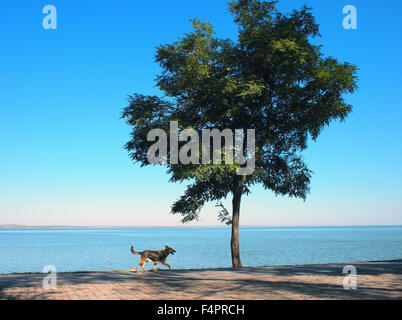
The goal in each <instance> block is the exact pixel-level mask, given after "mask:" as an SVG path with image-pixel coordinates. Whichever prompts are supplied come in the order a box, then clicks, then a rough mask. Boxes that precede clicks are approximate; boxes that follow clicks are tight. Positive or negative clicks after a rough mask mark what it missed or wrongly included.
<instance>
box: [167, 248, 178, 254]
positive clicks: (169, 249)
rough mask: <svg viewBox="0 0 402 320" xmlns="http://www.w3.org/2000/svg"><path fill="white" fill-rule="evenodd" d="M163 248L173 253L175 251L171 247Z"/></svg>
mask: <svg viewBox="0 0 402 320" xmlns="http://www.w3.org/2000/svg"><path fill="white" fill-rule="evenodd" d="M165 249H166V250H167V252H168V253H171V254H174V253H175V252H176V250H174V249H173V248H171V247H169V246H165Z"/></svg>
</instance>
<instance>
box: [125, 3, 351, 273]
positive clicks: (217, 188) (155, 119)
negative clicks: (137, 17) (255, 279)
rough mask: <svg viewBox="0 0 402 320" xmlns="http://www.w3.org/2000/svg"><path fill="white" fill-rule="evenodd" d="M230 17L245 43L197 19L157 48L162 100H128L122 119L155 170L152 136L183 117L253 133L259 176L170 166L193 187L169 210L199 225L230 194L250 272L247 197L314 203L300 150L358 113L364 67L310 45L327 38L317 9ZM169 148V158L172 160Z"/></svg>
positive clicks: (240, 10)
mask: <svg viewBox="0 0 402 320" xmlns="http://www.w3.org/2000/svg"><path fill="white" fill-rule="evenodd" d="M229 11H230V12H231V13H232V15H233V17H234V22H235V23H236V24H237V25H238V38H237V40H236V41H234V40H230V39H220V38H217V37H215V33H214V31H213V28H212V26H211V25H210V24H209V23H207V22H201V21H198V20H197V19H194V20H191V22H192V25H193V31H192V32H190V33H187V34H185V35H184V37H183V38H181V39H179V40H178V41H176V42H174V43H172V44H166V45H161V46H159V47H158V48H157V53H156V62H157V63H159V65H160V66H161V68H162V72H161V74H160V75H159V76H158V77H157V79H156V82H157V86H158V87H159V89H160V90H161V91H162V92H163V94H164V95H163V96H162V97H158V96H144V95H141V94H134V95H132V96H129V106H128V107H126V108H125V109H124V110H123V113H122V118H124V119H125V120H126V121H127V123H128V124H129V125H130V126H132V132H131V140H130V141H129V142H128V143H127V144H126V145H125V148H126V149H127V150H128V151H129V153H130V157H131V159H132V160H133V161H136V162H139V163H140V164H141V166H145V165H149V162H148V161H147V151H148V149H149V147H150V146H151V145H152V144H153V142H151V141H148V140H147V134H148V132H149V131H150V130H151V129H153V128H160V129H163V130H165V131H166V132H168V133H169V134H171V132H170V126H169V124H170V121H177V122H178V126H179V129H180V130H183V129H185V128H193V129H194V130H196V131H197V132H200V131H201V130H202V129H205V128H209V129H211V128H216V129H219V130H224V129H227V128H228V129H231V130H235V129H244V130H245V129H254V130H255V170H254V171H253V173H252V174H249V175H238V174H237V171H236V170H237V169H238V168H239V167H240V164H239V163H233V164H229V163H226V162H222V163H221V164H212V163H209V164H194V163H190V164H186V165H185V164H180V163H178V164H172V163H169V162H168V161H164V162H162V163H163V164H164V165H166V166H167V168H168V170H167V172H168V174H169V175H170V176H171V177H170V181H171V182H183V181H186V180H189V181H190V182H191V183H190V184H189V185H188V187H187V189H186V191H185V193H184V194H183V195H182V196H181V197H180V198H179V199H178V200H177V201H176V202H175V203H174V204H173V205H172V207H171V212H172V213H173V214H177V213H179V214H181V215H182V222H188V221H192V220H194V219H198V217H199V213H200V210H201V208H202V207H203V205H204V204H205V203H206V202H209V201H217V202H218V206H222V204H221V202H220V200H221V199H224V198H226V197H228V196H231V197H232V215H231V217H230V216H229V213H228V211H227V210H226V209H225V208H223V210H222V211H221V212H220V215H219V219H220V220H221V221H224V222H226V223H229V224H231V225H232V238H231V254H232V264H233V267H235V268H237V267H241V266H242V264H241V260H240V251H239V217H240V203H241V198H242V195H244V194H248V193H249V192H250V187H251V186H252V185H255V184H262V186H263V187H264V188H265V189H269V190H272V191H273V192H274V193H275V194H276V195H287V196H290V197H299V198H303V199H305V198H306V195H307V194H308V193H309V183H310V178H311V171H310V170H309V169H308V168H307V165H306V164H305V162H304V160H303V158H302V156H301V152H302V151H303V150H305V149H306V148H307V144H308V142H309V141H310V140H312V141H315V140H316V139H317V137H318V135H319V134H320V132H321V131H322V129H323V128H324V127H326V126H328V125H329V124H330V123H331V122H332V121H334V120H344V119H345V118H346V117H347V115H348V114H349V113H350V112H351V108H352V107H351V105H349V104H347V103H346V102H345V100H344V97H343V95H344V94H347V93H353V92H354V90H355V89H356V88H357V76H356V72H357V68H356V66H354V65H352V64H349V63H347V62H344V63H341V62H338V61H337V59H335V58H333V57H324V56H323V54H322V53H321V46H319V45H315V44H313V43H312V39H313V38H315V37H317V36H320V35H319V27H318V25H317V23H316V22H315V19H314V17H313V15H312V14H311V8H307V7H306V6H304V7H302V8H301V9H300V10H293V11H292V12H291V13H289V14H282V13H280V12H278V10H277V9H276V2H263V1H257V0H238V1H232V2H231V3H230V4H229ZM243 142H244V143H245V137H244V141H243ZM179 143H180V144H181V145H182V144H184V143H185V142H183V141H182V142H179ZM169 150H170V148H168V152H167V157H166V158H167V159H171V157H172V154H171V153H170V151H169ZM244 150H245V149H244ZM202 152H203V150H202V149H200V153H202ZM244 152H245V151H244Z"/></svg>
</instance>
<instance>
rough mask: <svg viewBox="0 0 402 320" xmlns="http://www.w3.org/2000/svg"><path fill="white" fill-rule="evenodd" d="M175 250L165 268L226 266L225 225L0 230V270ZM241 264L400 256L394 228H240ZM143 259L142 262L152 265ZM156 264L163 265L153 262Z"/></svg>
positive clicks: (400, 235) (401, 229) (400, 232)
mask: <svg viewBox="0 0 402 320" xmlns="http://www.w3.org/2000/svg"><path fill="white" fill-rule="evenodd" d="M165 244H167V245H169V246H171V247H172V248H174V249H175V250H176V251H177V253H176V254H175V255H173V256H169V258H168V259H167V262H168V263H169V264H170V265H171V266H172V268H176V269H179V268H180V269H181V268H200V267H229V266H231V258H230V229H229V228H226V227H222V228H126V229H0V273H11V272H41V271H42V269H43V267H44V266H45V265H54V266H55V267H56V270H57V271H77V270H116V269H123V270H127V269H129V268H131V267H134V266H136V265H137V264H138V256H133V255H132V254H131V252H130V246H131V245H134V248H135V249H136V250H137V251H141V250H144V249H151V250H159V249H163V248H164V246H165ZM240 253H241V258H242V262H243V265H244V266H262V265H294V264H310V263H328V262H353V261H367V260H388V259H398V258H402V226H387V227H295V228H241V229H240ZM152 266H153V265H152V263H148V264H147V265H146V268H148V269H149V268H150V267H152ZM161 268H164V266H161Z"/></svg>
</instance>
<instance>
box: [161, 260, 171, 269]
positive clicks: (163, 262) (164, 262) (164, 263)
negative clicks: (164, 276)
mask: <svg viewBox="0 0 402 320" xmlns="http://www.w3.org/2000/svg"><path fill="white" fill-rule="evenodd" d="M161 263H162V264H163V265H165V266H168V267H169V270H172V268H171V267H170V265H168V264H167V263H166V261H162V262H161Z"/></svg>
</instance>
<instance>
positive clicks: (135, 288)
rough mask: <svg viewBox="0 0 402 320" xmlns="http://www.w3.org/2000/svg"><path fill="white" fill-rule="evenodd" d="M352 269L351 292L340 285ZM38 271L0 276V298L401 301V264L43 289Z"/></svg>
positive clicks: (110, 274)
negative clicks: (353, 280) (354, 275)
mask: <svg viewBox="0 0 402 320" xmlns="http://www.w3.org/2000/svg"><path fill="white" fill-rule="evenodd" d="M345 265H353V266H355V267H356V271H357V276H356V285H357V288H356V289H355V290H353V289H350V290H345V289H344V287H343V283H344V279H345V276H346V274H343V267H344V266H345ZM45 276H46V275H45V274H41V273H29V274H3V275H0V299H58V300H65V299H74V300H77V299H79V300H81V299H85V300H86V299H90V300H93V299H129V300H133V299H135V300H138V299H141V300H142V299H147V300H149V299H180V300H182V299H183V300H184V299H191V300H193V299H224V300H227V299H253V300H257V299H264V300H265V299H402V260H393V261H379V262H355V263H353V262H352V263H334V264H320V265H298V266H279V267H278V266H275V267H244V268H242V269H237V270H236V269H188V270H172V271H168V270H160V271H159V272H156V273H155V272H152V271H147V272H142V273H139V274H137V273H134V272H130V271H120V270H119V271H96V272H95V271H93V272H92V271H89V272H64V273H57V288H56V289H44V288H43V286H42V282H43V279H44V277H45Z"/></svg>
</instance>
